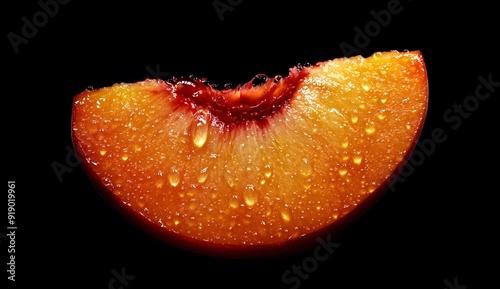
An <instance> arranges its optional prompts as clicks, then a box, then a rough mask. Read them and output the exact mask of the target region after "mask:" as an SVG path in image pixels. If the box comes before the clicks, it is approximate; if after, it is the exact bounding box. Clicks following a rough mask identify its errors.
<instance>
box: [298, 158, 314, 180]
mask: <svg viewBox="0 0 500 289" xmlns="http://www.w3.org/2000/svg"><path fill="white" fill-rule="evenodd" d="M299 171H300V174H301V175H302V176H304V177H309V176H310V175H311V174H312V167H311V164H309V160H308V159H306V158H304V159H302V162H300V167H299Z"/></svg>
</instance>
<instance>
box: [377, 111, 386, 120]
mask: <svg viewBox="0 0 500 289" xmlns="http://www.w3.org/2000/svg"><path fill="white" fill-rule="evenodd" d="M377 118H378V119H380V120H383V119H385V115H384V114H382V113H381V114H379V115H377Z"/></svg>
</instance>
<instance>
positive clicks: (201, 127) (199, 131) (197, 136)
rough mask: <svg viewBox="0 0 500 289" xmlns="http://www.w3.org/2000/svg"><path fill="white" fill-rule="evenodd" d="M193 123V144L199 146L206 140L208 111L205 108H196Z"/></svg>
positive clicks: (208, 120) (208, 119)
mask: <svg viewBox="0 0 500 289" xmlns="http://www.w3.org/2000/svg"><path fill="white" fill-rule="evenodd" d="M194 117H195V123H194V124H193V127H192V132H191V133H192V137H193V144H194V145H195V146H196V147H198V148H201V147H203V145H204V144H205V142H206V141H207V137H208V126H209V122H210V112H209V111H208V110H206V109H200V110H198V111H197V112H196V113H195V115H194Z"/></svg>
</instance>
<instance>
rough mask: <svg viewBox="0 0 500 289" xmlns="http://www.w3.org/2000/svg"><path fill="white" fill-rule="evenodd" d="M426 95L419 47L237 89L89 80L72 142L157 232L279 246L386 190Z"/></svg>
mask: <svg viewBox="0 0 500 289" xmlns="http://www.w3.org/2000/svg"><path fill="white" fill-rule="evenodd" d="M427 98H428V83H427V74H426V68H425V64H424V61H423V57H422V54H421V53H420V52H419V51H409V52H408V51H406V52H398V51H388V52H378V53H375V54H373V55H372V56H370V57H367V58H363V57H361V56H356V57H350V58H339V59H333V60H330V61H325V62H320V63H317V64H315V65H312V66H306V67H303V66H297V67H294V68H291V69H290V73H289V75H288V76H286V77H280V76H277V77H274V78H267V77H266V76H265V75H258V76H256V77H255V78H254V79H252V80H251V81H249V82H248V83H246V84H244V85H240V86H238V87H236V88H232V89H217V88H216V87H215V86H212V85H210V84H208V83H207V82H206V80H205V79H194V78H177V79H175V78H174V79H173V80H171V81H163V80H145V81H140V82H137V83H119V84H115V85H112V86H110V87H105V88H100V89H93V90H85V91H83V92H82V93H80V94H78V95H77V96H76V97H75V98H74V103H73V114H72V124H71V125H72V139H73V144H74V147H75V149H76V152H77V153H78V155H79V156H80V158H81V160H82V164H83V169H84V171H85V172H86V173H87V174H88V175H89V177H90V179H91V180H92V181H93V182H94V183H95V185H96V186H97V187H98V189H99V191H100V192H101V194H102V196H103V197H104V198H105V200H106V201H108V202H109V203H110V204H111V205H112V207H114V208H116V209H118V211H119V212H120V213H121V214H122V215H123V216H124V217H125V218H126V219H128V220H129V221H131V222H132V223H133V224H135V225H136V226H138V227H139V228H141V229H142V230H144V231H145V232H148V233H149V234H151V235H152V236H154V237H155V238H158V239H160V240H162V241H164V242H166V243H168V244H170V245H174V246H177V247H180V248H183V249H186V250H190V251H194V252H198V253H201V254H206V255H211V256H216V257H225V258H263V257H273V256H282V255H285V254H290V253H294V252H297V251H300V250H305V249H307V248H311V247H312V246H313V245H315V244H316V239H317V238H318V237H321V236H323V237H325V236H327V235H332V234H337V233H339V232H340V230H342V229H343V228H345V226H347V225H348V224H350V223H352V221H353V220H355V219H356V218H358V217H359V216H360V215H361V214H362V213H363V212H365V211H366V210H367V209H368V208H370V206H372V205H373V204H374V203H375V202H376V200H377V199H379V198H380V197H381V195H382V194H383V193H384V192H385V191H386V189H387V188H388V185H389V183H388V180H389V177H390V176H391V175H392V174H394V173H397V171H398V169H399V168H400V167H401V166H402V165H404V163H405V161H406V160H407V159H408V157H409V156H410V154H411V152H412V150H413V148H414V146H415V143H416V141H417V139H418V137H419V134H420V132H421V129H422V126H423V123H424V119H425V115H426V110H427Z"/></svg>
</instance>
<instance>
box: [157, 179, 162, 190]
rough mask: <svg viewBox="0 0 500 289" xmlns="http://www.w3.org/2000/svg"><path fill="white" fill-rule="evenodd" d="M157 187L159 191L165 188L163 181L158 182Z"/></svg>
mask: <svg viewBox="0 0 500 289" xmlns="http://www.w3.org/2000/svg"><path fill="white" fill-rule="evenodd" d="M155 186H156V187H157V188H158V189H161V188H162V187H163V180H157V181H156V182H155Z"/></svg>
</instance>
